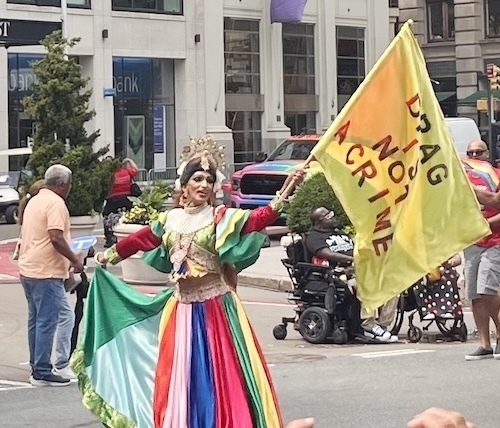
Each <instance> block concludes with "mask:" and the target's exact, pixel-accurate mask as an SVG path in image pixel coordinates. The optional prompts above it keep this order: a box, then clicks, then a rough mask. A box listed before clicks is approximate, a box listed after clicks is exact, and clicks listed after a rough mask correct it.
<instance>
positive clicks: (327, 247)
mask: <svg viewBox="0 0 500 428" xmlns="http://www.w3.org/2000/svg"><path fill="white" fill-rule="evenodd" d="M311 222H312V228H311V230H310V231H309V233H308V234H307V235H306V240H305V246H306V248H307V250H308V251H309V253H310V254H311V256H312V259H311V262H312V263H314V264H319V265H326V264H329V265H330V266H336V267H337V266H341V267H346V268H349V267H351V266H352V264H353V262H354V257H353V250H354V241H353V240H352V239H351V238H350V237H349V236H348V235H347V234H346V233H345V232H343V231H341V230H340V229H338V228H337V219H336V217H335V213H334V212H333V211H330V210H328V209H327V208H325V207H319V208H315V209H314V210H313V211H312V213H311ZM397 304H398V298H397V297H396V298H394V299H391V300H390V301H389V302H387V303H386V304H385V305H384V306H383V307H381V308H380V310H379V313H378V319H377V314H375V313H371V312H367V311H366V310H365V309H364V308H363V307H361V313H360V316H361V320H362V322H361V327H362V330H363V335H364V336H365V337H366V338H368V339H371V340H376V341H379V342H397V340H398V337H397V336H395V335H392V334H391V333H390V332H389V331H388V330H387V327H388V326H389V325H390V324H391V323H392V321H393V319H394V315H395V313H396V310H397Z"/></svg>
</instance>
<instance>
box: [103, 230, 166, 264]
mask: <svg viewBox="0 0 500 428" xmlns="http://www.w3.org/2000/svg"><path fill="white" fill-rule="evenodd" d="M161 242H162V240H161V238H160V237H158V236H156V235H155V234H154V233H153V231H152V230H151V227H149V226H145V227H143V228H142V229H140V230H139V231H137V232H135V233H133V234H132V235H129V236H127V237H126V238H123V239H121V240H120V242H118V243H117V244H116V245H113V246H112V247H110V248H108V249H107V250H105V251H104V258H105V260H106V261H107V262H109V263H111V264H113V265H114V264H116V263H118V262H120V261H122V260H123V259H126V258H128V257H130V256H132V255H134V254H135V253H137V252H138V251H151V250H154V249H155V248H157V247H158V246H159V245H160V244H161Z"/></svg>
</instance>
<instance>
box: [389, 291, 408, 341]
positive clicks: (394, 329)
mask: <svg viewBox="0 0 500 428" xmlns="http://www.w3.org/2000/svg"><path fill="white" fill-rule="evenodd" d="M404 307H405V298H404V295H401V296H400V298H399V302H398V308H397V310H396V315H395V316H394V321H393V323H392V324H391V325H390V326H389V327H388V328H387V330H388V331H389V332H390V333H391V334H392V335H395V336H397V335H398V334H399V332H400V331H401V327H402V326H403V321H404V318H405V308H404Z"/></svg>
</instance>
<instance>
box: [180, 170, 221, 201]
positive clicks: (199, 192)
mask: <svg viewBox="0 0 500 428" xmlns="http://www.w3.org/2000/svg"><path fill="white" fill-rule="evenodd" d="M186 190H187V194H188V200H189V204H190V205H193V206H197V205H201V204H203V203H205V202H208V200H209V199H210V197H211V196H212V192H213V190H214V178H213V177H212V176H211V175H210V174H209V173H208V172H204V171H197V172H195V173H194V174H193V175H192V176H191V178H190V179H189V181H188V182H187V183H186Z"/></svg>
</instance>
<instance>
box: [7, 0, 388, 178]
mask: <svg viewBox="0 0 500 428" xmlns="http://www.w3.org/2000/svg"><path fill="white" fill-rule="evenodd" d="M66 1H67V9H66V8H65V7H63V8H61V7H60V6H61V0H0V46H2V45H3V46H4V48H3V49H2V48H0V150H1V149H7V148H17V147H24V146H26V145H27V144H28V142H29V139H30V138H31V137H32V135H33V122H32V120H31V119H30V118H29V117H28V116H27V115H26V113H24V111H23V107H22V102H21V101H22V99H23V97H24V96H26V95H27V94H29V92H30V84H31V83H32V82H33V80H34V79H35V76H34V74H33V71H32V69H31V67H30V63H31V61H33V60H36V59H38V58H40V57H41V55H43V49H42V48H41V46H39V45H37V41H38V40H40V39H41V38H43V35H44V34H47V33H49V32H51V31H52V30H54V29H55V28H60V27H61V20H63V21H64V23H65V25H64V26H63V29H64V32H65V34H66V35H67V37H80V38H81V42H80V43H79V44H78V45H77V46H76V47H75V48H73V49H72V50H71V51H70V52H69V55H70V56H72V57H75V58H76V59H77V60H78V62H79V63H80V64H81V65H82V69H83V72H84V73H85V74H86V75H87V76H89V77H90V81H89V85H91V87H92V89H93V97H92V105H91V107H92V108H94V109H95V111H96V116H95V118H94V119H93V121H92V123H90V124H89V129H90V130H94V129H100V131H101V137H100V139H99V144H100V145H109V146H110V151H111V153H112V154H116V155H117V156H128V157H132V158H133V159H135V160H136V162H137V163H138V164H139V166H140V167H141V168H144V169H148V170H149V169H157V170H161V169H165V168H171V171H172V172H173V170H174V169H173V167H175V165H176V164H177V159H178V156H179V154H180V152H181V150H182V147H183V146H184V145H185V144H186V143H188V141H189V137H197V136H202V135H204V134H205V133H210V134H212V135H214V137H215V139H216V140H217V141H218V142H220V143H221V144H224V145H225V146H226V152H227V157H228V159H229V161H228V163H236V164H238V163H243V162H249V161H252V160H253V159H254V155H255V153H257V152H259V151H261V150H262V151H268V150H270V149H272V148H274V147H275V146H276V144H277V143H279V142H280V141H281V140H282V139H283V138H285V137H287V136H288V135H290V133H293V134H298V133H319V132H322V131H324V130H325V129H327V128H328V126H329V125H330V123H331V121H332V120H333V119H334V118H335V116H336V115H337V113H338V111H339V110H340V109H341V108H342V106H343V105H344V104H345V103H346V101H347V100H348V99H349V97H350V96H351V95H352V94H353V93H354V91H355V90H356V88H357V87H358V85H359V83H360V82H361V81H362V79H363V78H364V76H365V74H366V73H367V71H368V70H369V69H370V68H371V66H372V65H373V64H374V63H375V61H376V60H377V59H378V57H379V56H380V55H381V54H382V52H383V51H384V50H385V48H386V47H387V45H388V44H389V41H390V37H391V36H390V30H389V12H388V4H387V2H386V1H382V0H376V1H374V0H337V1H332V0H309V1H308V2H307V6H306V9H305V13H304V15H303V19H302V22H301V23H297V24H281V23H274V24H271V20H270V2H271V0H191V1H187V0H66ZM63 6H64V5H63ZM0 162H1V163H2V164H3V165H2V166H0V170H2V169H6V168H7V165H6V162H7V161H6V160H5V159H0ZM20 164H21V161H20V160H19V159H17V158H15V157H12V158H11V159H10V165H9V166H10V168H16V169H17V168H19V167H20ZM232 167H234V165H233V166H232Z"/></svg>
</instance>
